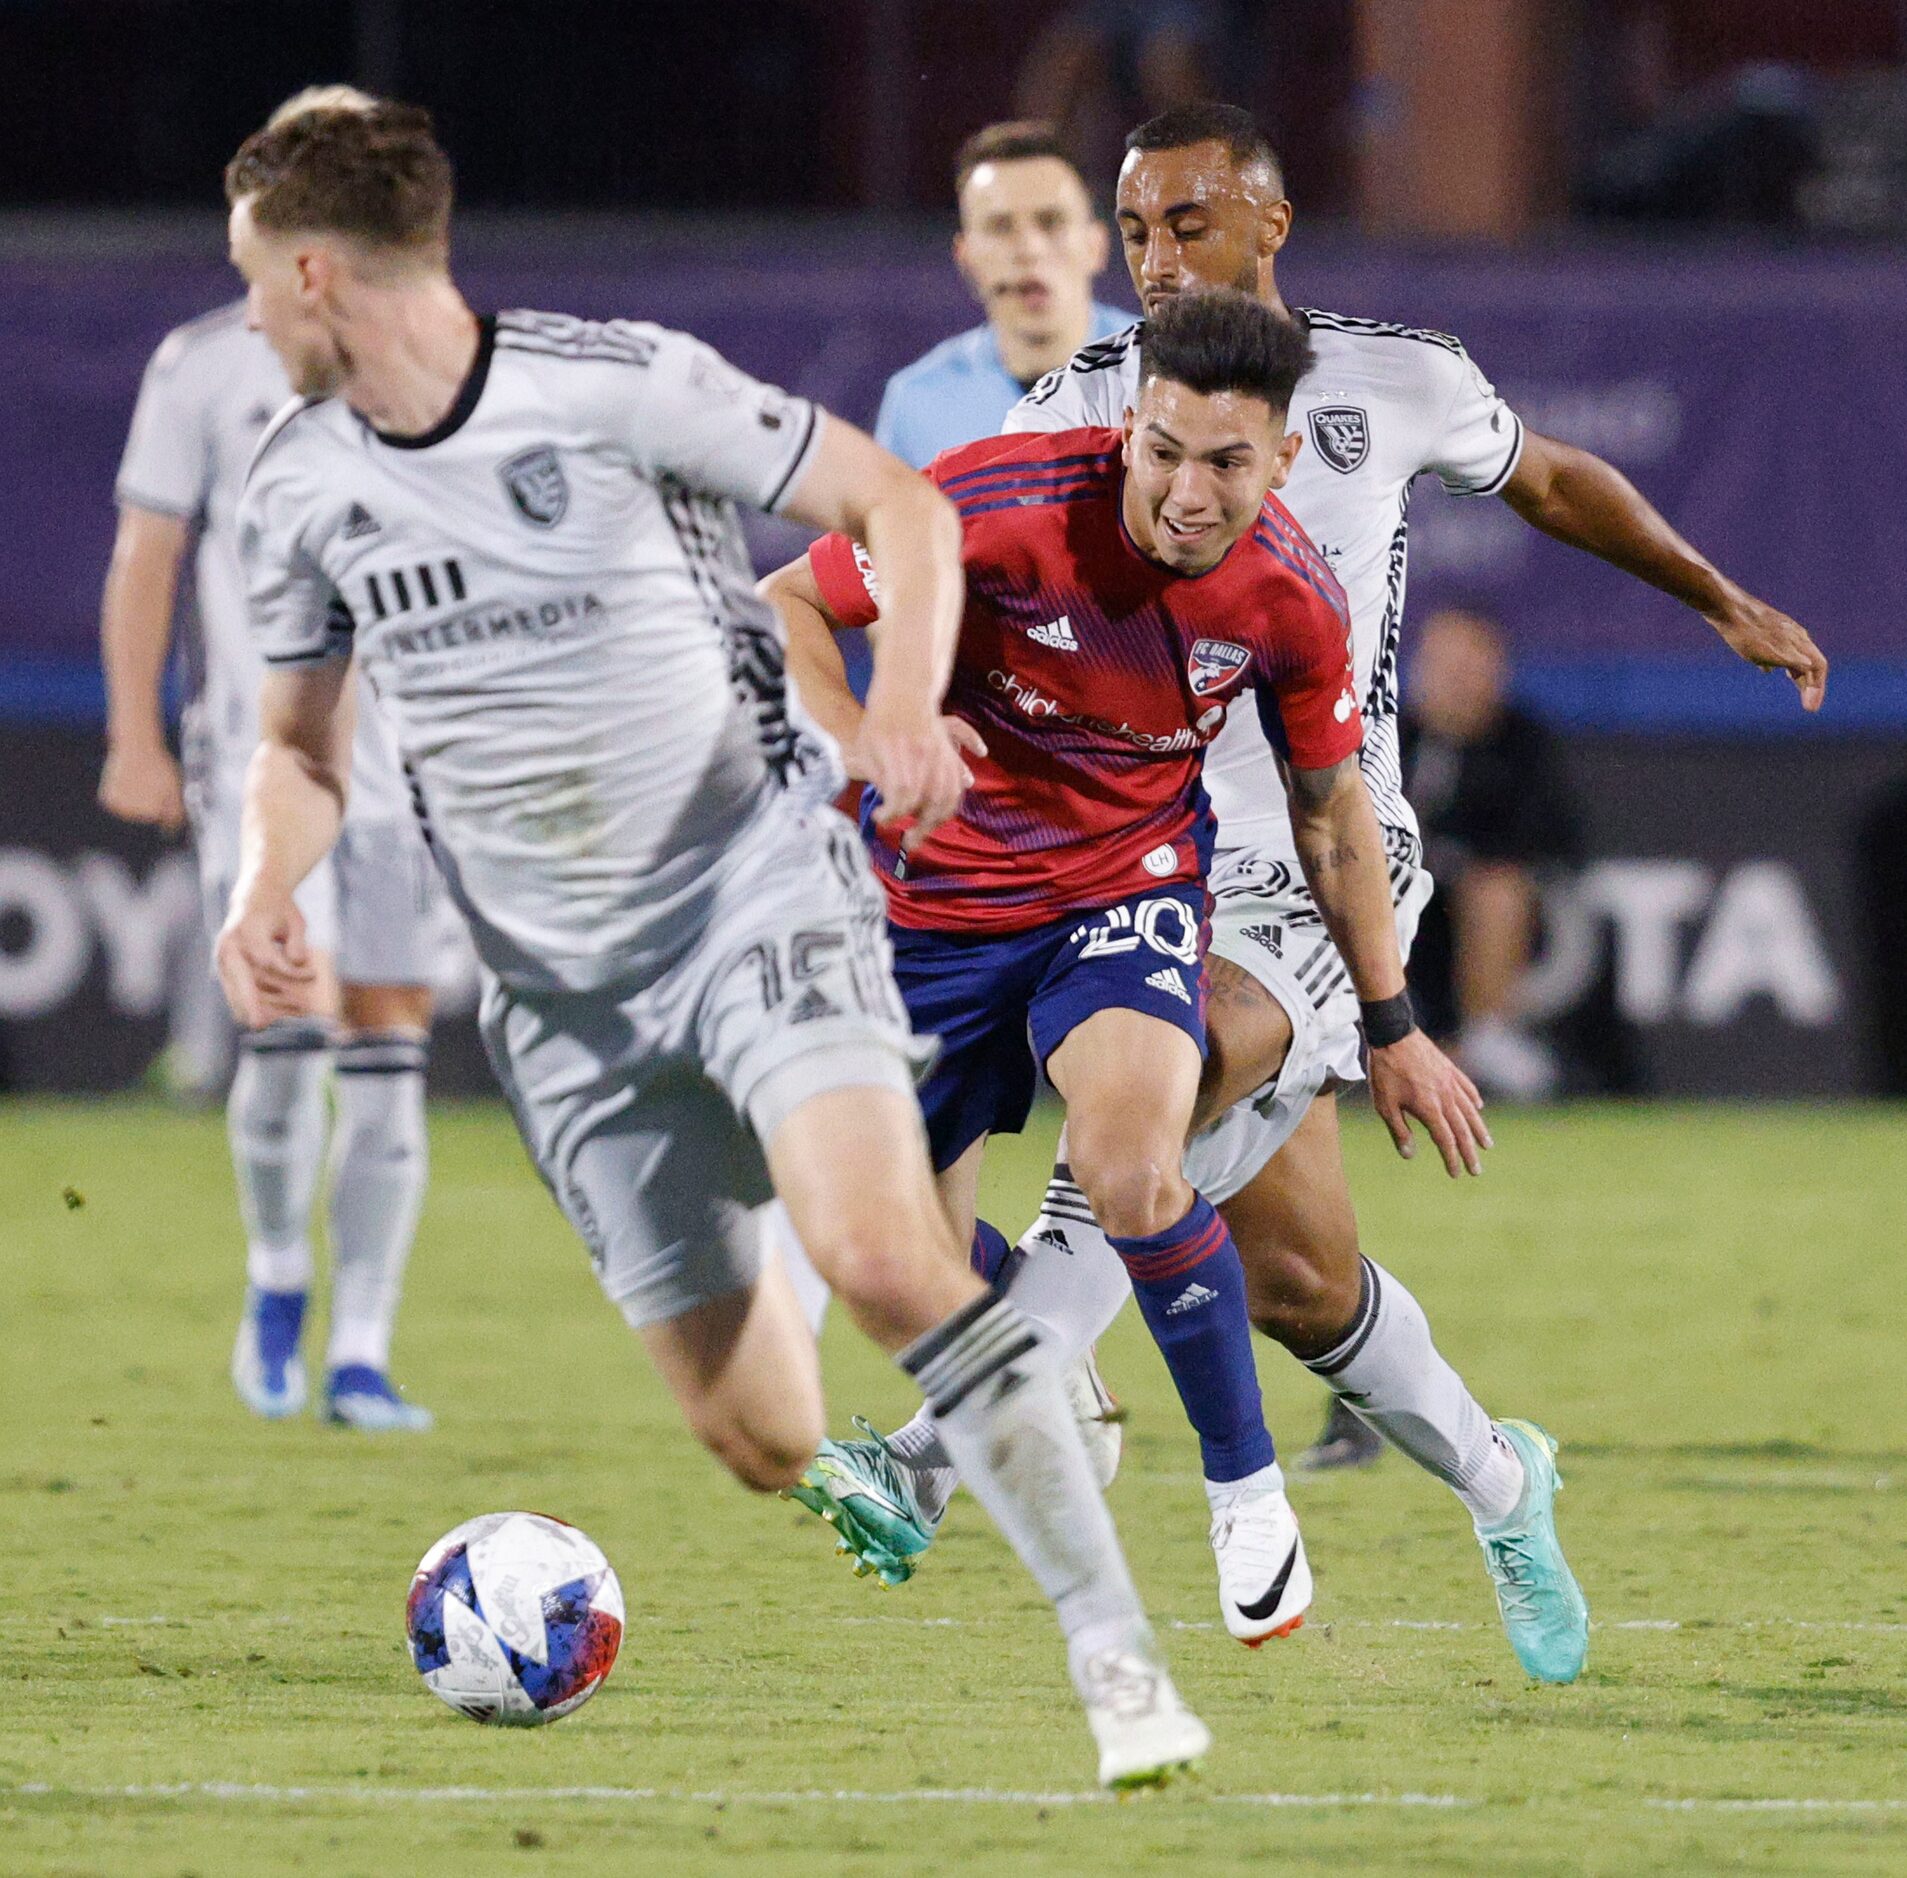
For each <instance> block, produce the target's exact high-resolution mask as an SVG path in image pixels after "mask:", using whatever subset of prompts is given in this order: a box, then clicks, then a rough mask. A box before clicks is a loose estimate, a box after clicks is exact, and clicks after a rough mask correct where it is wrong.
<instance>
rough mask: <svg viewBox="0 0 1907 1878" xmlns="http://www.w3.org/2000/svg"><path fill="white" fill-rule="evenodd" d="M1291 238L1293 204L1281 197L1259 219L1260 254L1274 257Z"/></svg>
mask: <svg viewBox="0 0 1907 1878" xmlns="http://www.w3.org/2000/svg"><path fill="white" fill-rule="evenodd" d="M1290 238H1291V203H1290V201H1289V200H1288V199H1287V198H1286V197H1284V196H1280V197H1279V198H1278V200H1277V201H1276V202H1273V203H1271V204H1269V205H1268V206H1267V207H1266V208H1265V209H1264V211H1263V212H1262V213H1261V214H1260V215H1259V217H1258V252H1259V253H1260V254H1261V255H1273V254H1276V253H1277V252H1278V250H1279V249H1280V248H1282V247H1283V246H1284V245H1285V243H1286V242H1287V241H1288V240H1289V239H1290Z"/></svg>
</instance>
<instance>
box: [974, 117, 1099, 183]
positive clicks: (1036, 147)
mask: <svg viewBox="0 0 1907 1878" xmlns="http://www.w3.org/2000/svg"><path fill="white" fill-rule="evenodd" d="M1029 157H1056V158H1058V160H1059V161H1060V162H1062V163H1064V164H1065V165H1066V167H1067V168H1068V169H1069V170H1071V171H1072V172H1073V174H1074V175H1075V176H1079V165H1078V164H1077V163H1075V162H1074V161H1073V153H1072V152H1071V151H1070V150H1068V149H1067V147H1066V141H1065V139H1064V138H1063V137H1061V135H1060V134H1059V126H1058V125H1057V124H1049V123H1047V122H1046V121H1045V120H1044V119H1043V118H1037V117H1021V118H1013V119H1010V120H1009V121H1008V122H1006V123H1004V124H988V125H987V126H986V127H985V128H984V129H981V130H977V131H975V132H974V133H973V135H972V136H971V137H969V138H968V139H967V141H966V142H965V143H963V144H962V145H961V146H960V152H959V154H958V155H957V156H956V157H955V158H954V200H955V201H956V202H957V201H958V200H959V199H960V197H961V196H962V194H964V193H965V191H966V187H967V184H968V183H969V182H971V181H972V179H973V173H974V171H975V170H977V169H978V168H979V167H980V165H981V164H982V163H1023V162H1025V161H1026V159H1027V158H1029ZM1085 186H1086V179H1085V178H1084V177H1083V176H1082V177H1080V187H1081V188H1082V189H1083V188H1084V187H1085Z"/></svg>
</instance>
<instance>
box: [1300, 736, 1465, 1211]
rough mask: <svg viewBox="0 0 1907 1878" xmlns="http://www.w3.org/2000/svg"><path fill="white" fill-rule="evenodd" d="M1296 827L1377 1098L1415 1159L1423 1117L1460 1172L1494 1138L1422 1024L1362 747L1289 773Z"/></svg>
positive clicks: (1395, 1136)
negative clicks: (1359, 1009)
mask: <svg viewBox="0 0 1907 1878" xmlns="http://www.w3.org/2000/svg"><path fill="white" fill-rule="evenodd" d="M1290 778H1291V789H1290V804H1291V828H1292V833H1293V834H1294V835H1295V836H1296V838H1297V847H1298V859H1299V862H1300V864H1301V865H1302V866H1303V868H1304V877H1305V880H1306V882H1307V883H1308V884H1309V886H1310V888H1311V894H1312V897H1313V898H1314V899H1315V900H1316V901H1317V903H1318V911H1319V912H1320V913H1321V914H1322V915H1323V916H1324V924H1325V930H1326V931H1328V932H1329V933H1330V935H1331V938H1332V940H1333V942H1334V943H1335V944H1336V946H1337V949H1338V952H1339V953H1340V955H1341V956H1342V957H1343V959H1344V962H1345V964H1346V966H1348V967H1349V969H1350V973H1351V982H1352V984H1353V985H1354V986H1355V987H1356V989H1357V995H1358V1001H1359V1002H1360V1003H1361V1004H1362V1005H1363V1006H1364V1021H1365V1031H1366V1035H1367V1037H1368V1039H1369V1042H1370V1045H1371V1101H1372V1104H1373V1106H1374V1107H1375V1108H1376V1110H1377V1112H1378V1114H1379V1115H1381V1116H1382V1117H1383V1118H1384V1124H1385V1126H1386V1127H1387V1128H1389V1130H1390V1131H1391V1139H1392V1140H1393V1141H1395V1142H1396V1143H1397V1151H1398V1153H1399V1154H1401V1155H1403V1156H1404V1158H1405V1159H1406V1160H1408V1159H1409V1158H1410V1157H1411V1156H1412V1154H1414V1153H1415V1152H1416V1142H1415V1140H1414V1139H1413V1137H1412V1135H1411V1131H1410V1123H1411V1118H1412V1117H1413V1116H1414V1117H1415V1118H1416V1119H1417V1120H1418V1121H1420V1122H1422V1123H1423V1125H1424V1127H1425V1129H1426V1130H1427V1131H1428V1133H1429V1135H1430V1138H1431V1140H1433V1141H1434V1142H1435V1143H1436V1144H1437V1149H1438V1152H1439V1153H1441V1154H1442V1156H1443V1162H1444V1166H1445V1167H1446V1168H1447V1169H1448V1170H1449V1173H1450V1176H1451V1178H1452V1179H1453V1180H1454V1179H1455V1178H1456V1177H1457V1176H1458V1175H1459V1174H1461V1173H1462V1172H1463V1171H1464V1170H1465V1169H1466V1168H1468V1169H1469V1171H1470V1172H1471V1173H1473V1174H1480V1173H1482V1172H1483V1150H1484V1149H1485V1148H1487V1147H1489V1146H1490V1145H1491V1141H1490V1131H1489V1130H1488V1128H1486V1127H1485V1126H1484V1122H1483V1098H1482V1096H1480V1095H1479V1094H1478V1093H1477V1087H1476V1085H1475V1084H1474V1083H1473V1082H1472V1081H1471V1080H1470V1078H1469V1077H1468V1076H1466V1075H1465V1074H1464V1073H1463V1071H1462V1070H1460V1069H1459V1068H1458V1067H1457V1066H1456V1064H1454V1063H1453V1062H1451V1060H1450V1059H1449V1058H1448V1057H1447V1056H1445V1055H1444V1053H1443V1052H1442V1051H1441V1050H1440V1049H1438V1048H1437V1046H1436V1045H1435V1044H1434V1043H1432V1042H1431V1041H1430V1039H1429V1038H1428V1037H1426V1036H1425V1035H1424V1033H1423V1032H1422V1031H1421V1030H1419V1029H1418V1028H1417V1027H1416V1022H1415V1020H1414V1019H1413V1018H1412V1017H1411V1015H1410V998H1409V994H1408V992H1407V991H1406V989H1405V984H1404V960H1403V954H1402V953H1401V951H1400V950H1399V948H1398V944H1397V922H1396V915H1395V914H1394V913H1393V911H1392V909H1391V897H1390V874H1389V869H1388V867H1387V865H1386V863H1385V859H1384V838H1383V834H1382V832H1381V831H1380V830H1379V828H1378V825H1377V814H1376V811H1375V810H1374V809H1373V808H1372V807H1371V797H1370V792H1369V790H1368V789H1366V788H1365V786H1364V776H1363V773H1362V771H1361V770H1360V769H1359V768H1358V761H1357V758H1356V757H1355V756H1348V757H1346V758H1345V759H1344V761H1343V762H1341V763H1338V764H1336V765H1334V766H1333V767H1332V768H1330V769H1312V770H1305V769H1294V770H1292V771H1291V772H1290Z"/></svg>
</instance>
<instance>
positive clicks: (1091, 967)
mask: <svg viewBox="0 0 1907 1878" xmlns="http://www.w3.org/2000/svg"><path fill="white" fill-rule="evenodd" d="M1204 920H1205V891H1204V889H1203V888H1202V887H1165V888H1161V889H1160V890H1159V891H1158V892H1157V893H1142V894H1137V895H1135V896H1134V897H1133V898H1132V899H1130V900H1122V901H1120V903H1119V904H1118V905H1117V906H1111V907H1102V908H1101V909H1100V910H1099V911H1098V912H1095V913H1074V914H1069V915H1068V916H1067V917H1066V918H1064V919H1061V920H1056V921H1055V922H1054V923H1053V924H1052V925H1050V926H1038V927H1035V928H1034V929H1033V930H1032V931H1031V932H1016V933H1008V934H1006V935H1004V936H1002V937H991V936H987V935H984V934H975V933H958V932H921V931H915V930H912V929H910V928H908V927H905V926H890V927H889V928H888V936H889V937H890V938H891V939H892V941H893V944H894V981H895V983H896V984H898V985H899V986H900V992H901V996H902V998H903V999H905V1000H906V1003H907V1015H908V1018H909V1019H910V1020H911V1022H912V1023H913V1026H914V1029H915V1031H916V1032H917V1033H918V1034H920V1035H921V1036H933V1037H938V1038H939V1039H940V1056H939V1058H938V1060H937V1061H936V1062H935V1064H934V1067H933V1069H932V1070H931V1071H930V1072H929V1074H928V1077H927V1080H926V1081H925V1082H923V1083H922V1084H921V1086H920V1106H921V1113H922V1114H923V1115H925V1116H926V1118H927V1139H928V1142H929V1143H930V1145H931V1146H932V1148H933V1155H934V1166H935V1168H936V1169H940V1168H945V1167H951V1166H952V1165H953V1163H954V1162H955V1161H957V1160H959V1158H960V1157H961V1155H962V1154H964V1153H965V1152H966V1151H967V1149H968V1148H970V1147H971V1146H972V1145H973V1144H974V1143H975V1142H976V1141H978V1140H979V1139H980V1137H981V1136H982V1135H1014V1134H1018V1133H1019V1131H1020V1130H1021V1129H1022V1128H1024V1127H1025V1126H1026V1117H1027V1112H1028V1110H1030V1109H1031V1108H1032V1106H1033V1094H1034V1091H1035V1089H1036V1088H1037V1087H1038V1084H1039V1076H1040V1071H1041V1070H1042V1069H1044V1068H1045V1066H1046V1059H1047V1058H1048V1057H1050V1056H1051V1055H1052V1054H1053V1052H1054V1051H1055V1050H1057V1049H1058V1048H1059V1046H1060V1045H1061V1044H1062V1043H1063V1042H1065V1040H1066V1037H1067V1035H1068V1034H1069V1033H1070V1032H1071V1031H1073V1030H1075V1029H1077V1028H1078V1026H1079V1025H1081V1024H1083V1023H1084V1022H1085V1021H1086V1019H1087V1018H1089V1017H1091V1016H1092V1014H1093V1013H1094V1012H1095V1011H1107V1010H1118V1011H1143V1012H1145V1013H1146V1015H1147V1016H1149V1017H1158V1018H1163V1019H1164V1020H1165V1022H1166V1023H1168V1024H1175V1025H1177V1027H1178V1028H1179V1029H1180V1030H1182V1031H1184V1032H1185V1034H1186V1035H1187V1036H1188V1037H1190V1038H1191V1039H1192V1041H1193V1042H1194V1043H1196V1044H1197V1045H1198V1047H1199V1052H1200V1054H1201V1055H1203V1054H1204V1050H1205V966H1204V960H1203V950H1204Z"/></svg>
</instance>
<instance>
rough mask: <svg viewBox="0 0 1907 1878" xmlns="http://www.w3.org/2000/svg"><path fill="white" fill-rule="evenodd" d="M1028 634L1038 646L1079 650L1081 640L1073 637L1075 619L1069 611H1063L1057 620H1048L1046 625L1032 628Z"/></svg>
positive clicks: (1058, 649) (1062, 650) (1058, 650)
mask: <svg viewBox="0 0 1907 1878" xmlns="http://www.w3.org/2000/svg"><path fill="white" fill-rule="evenodd" d="M1026 636H1027V637H1028V638H1029V639H1030V640H1032V641H1033V643H1034V644H1035V645H1036V646H1051V647H1052V648H1053V650H1054V651H1055V652H1077V651H1078V650H1079V641H1078V640H1077V639H1075V638H1074V637H1073V620H1072V615H1071V614H1069V613H1062V614H1061V615H1060V616H1059V618H1058V619H1056V620H1048V621H1047V623H1046V624H1045V625H1044V626H1035V627H1033V628H1031V629H1030V630H1029V631H1028V633H1027V635H1026Z"/></svg>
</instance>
